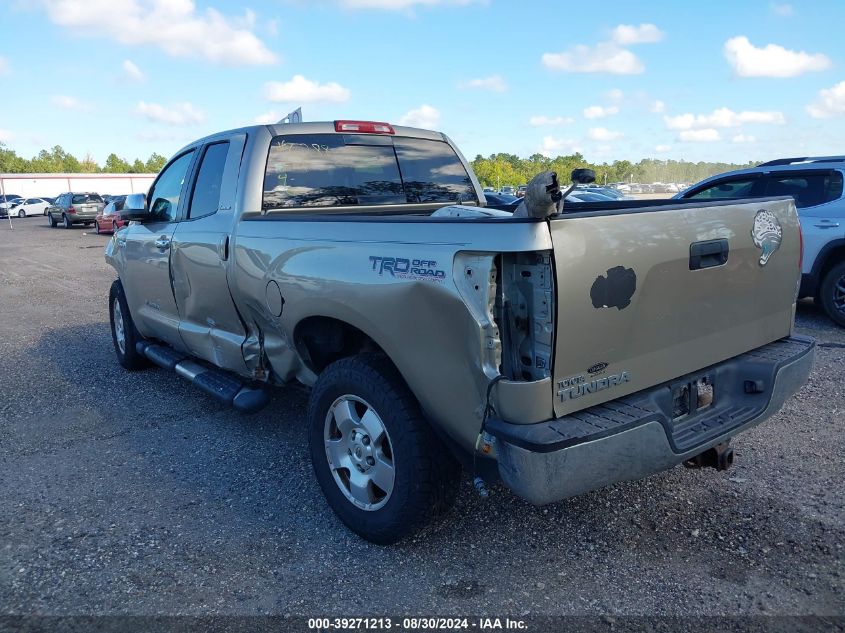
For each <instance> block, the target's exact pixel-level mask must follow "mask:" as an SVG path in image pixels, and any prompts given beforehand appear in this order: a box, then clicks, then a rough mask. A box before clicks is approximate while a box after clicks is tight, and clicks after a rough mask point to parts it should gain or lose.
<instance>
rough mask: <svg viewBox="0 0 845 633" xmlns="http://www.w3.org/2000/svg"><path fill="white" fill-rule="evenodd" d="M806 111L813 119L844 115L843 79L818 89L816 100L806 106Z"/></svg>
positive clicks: (844, 85)
mask: <svg viewBox="0 0 845 633" xmlns="http://www.w3.org/2000/svg"><path fill="white" fill-rule="evenodd" d="M807 112H808V113H809V114H810V116H811V117H813V118H815V119H829V118H831V117H835V116H842V115H845V81H840V82H839V83H838V84H836V85H835V86H833V87H832V88H825V89H824V90H820V91H819V97H818V99H816V102H815V103H811V104H810V105H808V106H807Z"/></svg>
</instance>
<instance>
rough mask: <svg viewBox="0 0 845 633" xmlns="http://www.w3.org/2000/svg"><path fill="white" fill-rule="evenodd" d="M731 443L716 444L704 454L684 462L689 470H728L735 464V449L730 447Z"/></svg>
mask: <svg viewBox="0 0 845 633" xmlns="http://www.w3.org/2000/svg"><path fill="white" fill-rule="evenodd" d="M730 443H731V441H730V440H728V441H727V442H722V443H720V444H716V446H714V447H712V448H708V449H707V450H706V451H704V452H703V453H700V454H698V455H696V456H695V457H691V458H689V459H688V460H686V461H685V462H684V466H686V467H687V468H715V469H716V470H727V469H728V468H730V467H731V466H732V465H733V463H734V449H733V448H731V446H730Z"/></svg>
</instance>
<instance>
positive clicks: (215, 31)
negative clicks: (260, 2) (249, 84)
mask: <svg viewBox="0 0 845 633" xmlns="http://www.w3.org/2000/svg"><path fill="white" fill-rule="evenodd" d="M44 6H45V7H46V10H47V15H48V17H49V18H50V20H51V21H52V22H54V23H55V24H58V25H60V26H65V27H69V28H71V29H73V30H74V31H76V32H77V33H79V34H80V35H83V36H85V35H92V34H93V35H96V36H99V37H102V36H107V37H111V38H113V39H114V40H116V41H118V42H120V43H122V44H127V45H137V44H150V45H153V46H157V47H158V48H160V49H162V50H163V51H164V52H165V53H167V54H168V55H171V56H173V57H197V58H201V59H206V60H208V61H210V62H213V63H216V64H221V65H224V66H251V65H263V64H272V63H275V62H276V61H277V58H276V55H275V54H274V53H273V52H272V51H270V50H269V49H268V48H267V46H266V45H265V44H264V42H262V41H261V40H260V39H259V38H258V37H256V35H255V34H254V33H253V29H254V26H255V14H254V13H253V12H251V11H246V12H245V14H244V16H243V17H236V18H230V17H226V16H224V15H223V14H221V13H220V12H219V11H217V10H216V9H212V8H210V7H209V8H206V9H204V10H198V9H197V7H196V5H195V4H194V2H193V0H44Z"/></svg>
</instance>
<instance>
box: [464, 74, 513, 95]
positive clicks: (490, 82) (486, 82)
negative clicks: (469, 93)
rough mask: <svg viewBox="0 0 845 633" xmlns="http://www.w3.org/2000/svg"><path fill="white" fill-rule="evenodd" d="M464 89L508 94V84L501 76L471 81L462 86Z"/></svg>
mask: <svg viewBox="0 0 845 633" xmlns="http://www.w3.org/2000/svg"><path fill="white" fill-rule="evenodd" d="M461 87H462V88H470V89H476V90H489V91H491V92H507V89H508V84H507V83H505V80H504V79H502V77H501V76H499V75H491V76H489V77H482V78H479V79H470V80H469V81H466V82H464V83H462V84H461Z"/></svg>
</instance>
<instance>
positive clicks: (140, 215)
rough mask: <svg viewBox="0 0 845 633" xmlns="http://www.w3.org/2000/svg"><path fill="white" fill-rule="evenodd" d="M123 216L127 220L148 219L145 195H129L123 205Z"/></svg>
mask: <svg viewBox="0 0 845 633" xmlns="http://www.w3.org/2000/svg"><path fill="white" fill-rule="evenodd" d="M123 215H124V216H125V217H126V219H127V220H141V221H143V220H145V219H147V218H149V217H150V210H149V209H148V208H147V194H145V193H130V194H129V195H128V196H126V200H125V201H124V203H123Z"/></svg>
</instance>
